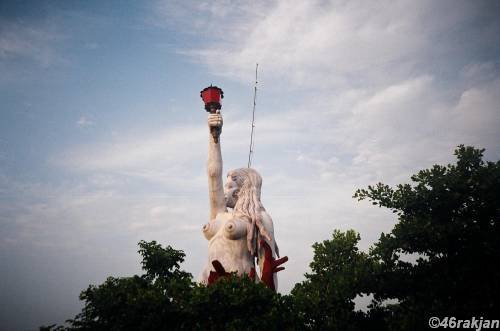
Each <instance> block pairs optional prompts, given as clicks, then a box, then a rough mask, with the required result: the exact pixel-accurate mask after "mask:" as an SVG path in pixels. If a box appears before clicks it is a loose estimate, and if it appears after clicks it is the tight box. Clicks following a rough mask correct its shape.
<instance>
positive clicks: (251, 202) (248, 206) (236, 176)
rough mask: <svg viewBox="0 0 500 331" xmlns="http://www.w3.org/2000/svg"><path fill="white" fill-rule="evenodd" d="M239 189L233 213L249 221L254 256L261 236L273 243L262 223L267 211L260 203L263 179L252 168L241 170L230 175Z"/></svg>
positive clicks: (249, 239)
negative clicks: (263, 214) (264, 212)
mask: <svg viewBox="0 0 500 331" xmlns="http://www.w3.org/2000/svg"><path fill="white" fill-rule="evenodd" d="M228 176H231V178H232V180H233V181H235V182H236V184H237V185H238V188H239V192H238V199H237V201H236V204H235V206H234V209H233V212H234V215H235V216H236V217H240V218H242V219H244V220H245V221H247V245H248V250H249V251H250V253H251V254H252V255H255V253H256V251H257V243H258V241H259V240H260V238H259V237H260V236H262V237H264V238H266V239H267V240H268V241H269V242H271V241H272V239H271V236H270V235H269V233H268V231H267V230H266V228H265V226H264V224H263V222H262V212H263V211H265V208H264V206H263V205H262V202H261V201H260V191H261V187H262V177H261V176H260V175H259V173H258V172H257V171H255V170H254V169H252V168H239V169H235V170H231V171H230V172H229V173H228Z"/></svg>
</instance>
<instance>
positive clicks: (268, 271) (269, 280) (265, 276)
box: [260, 240, 288, 291]
mask: <svg viewBox="0 0 500 331" xmlns="http://www.w3.org/2000/svg"><path fill="white" fill-rule="evenodd" d="M260 245H261V246H262V247H263V248H264V263H263V266H262V270H261V276H260V279H261V281H262V282H263V283H264V284H266V286H267V287H269V288H270V289H271V290H273V291H276V286H275V284H274V274H275V273H277V272H279V271H281V270H285V267H280V265H282V264H283V263H285V262H286V261H288V256H284V257H282V258H281V259H277V260H276V259H275V258H274V257H273V251H272V250H271V247H269V245H268V243H267V242H265V241H264V240H261V241H260Z"/></svg>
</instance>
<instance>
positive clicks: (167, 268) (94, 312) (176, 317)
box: [68, 241, 193, 330]
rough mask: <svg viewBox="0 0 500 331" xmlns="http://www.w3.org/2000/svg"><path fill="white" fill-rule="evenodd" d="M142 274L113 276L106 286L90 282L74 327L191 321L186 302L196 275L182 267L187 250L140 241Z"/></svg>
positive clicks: (165, 325)
mask: <svg viewBox="0 0 500 331" xmlns="http://www.w3.org/2000/svg"><path fill="white" fill-rule="evenodd" d="M139 247H140V248H139V253H140V254H141V255H142V257H143V260H142V267H143V270H145V271H146V273H145V274H144V275H142V276H137V275H135V276H133V277H123V278H114V277H109V278H108V279H107V280H106V281H105V282H104V283H103V284H102V285H99V286H93V285H90V286H89V287H88V288H87V289H86V290H84V291H83V292H82V293H81V294H80V300H83V301H84V302H85V306H84V308H83V310H82V312H81V313H80V314H78V315H77V316H76V317H75V319H73V320H69V321H68V322H69V323H70V325H71V327H70V328H69V329H73V330H163V329H179V328H182V327H183V326H184V325H185V324H186V321H188V320H189V319H188V314H187V312H186V309H185V308H186V305H188V304H189V297H190V292H191V290H192V287H193V284H192V276H191V275H190V274H189V273H187V272H185V271H181V270H180V263H182V262H183V261H184V256H185V255H184V253H183V252H182V251H178V250H175V249H173V248H172V247H170V246H167V248H162V247H161V246H160V245H159V244H158V243H156V242H155V241H152V242H149V243H148V242H145V241H141V242H139Z"/></svg>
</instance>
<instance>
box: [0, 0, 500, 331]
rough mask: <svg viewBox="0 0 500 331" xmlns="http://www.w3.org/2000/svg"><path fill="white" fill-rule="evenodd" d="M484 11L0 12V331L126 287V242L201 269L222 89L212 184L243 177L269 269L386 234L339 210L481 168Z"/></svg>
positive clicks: (131, 260)
mask: <svg viewBox="0 0 500 331" xmlns="http://www.w3.org/2000/svg"><path fill="white" fill-rule="evenodd" d="M499 16H500V3H499V2H497V1H459V0H457V1H427V0H423V1H377V2H372V1H314V0H313V1H258V0H257V1H218V0H214V1H163V0H153V1H147V2H140V1H106V2H103V1H62V0H61V1H46V0H41V1H31V2H28V1H2V2H1V3H0V101H1V102H0V264H1V265H2V272H1V273H0V298H1V299H0V301H1V302H0V307H1V308H0V325H2V329H5V330H34V329H37V327H38V326H40V325H42V324H45V325H47V324H52V323H62V322H64V320H66V319H67V318H72V317H74V316H75V315H76V314H77V313H78V312H79V311H80V310H81V307H82V303H81V302H80V301H79V300H78V294H79V293H80V291H81V290H83V289H85V288H86V287H87V286H88V285H89V284H100V283H101V282H103V281H104V280H105V279H106V277H108V276H116V277H123V276H130V275H133V274H138V273H140V272H141V270H140V263H139V262H140V257H139V255H138V254H137V249H138V246H137V243H138V242H139V241H140V240H156V241H158V242H159V243H161V244H162V245H171V246H172V247H174V248H176V249H182V250H183V251H184V252H185V253H186V261H185V262H184V263H183V265H182V267H183V268H184V269H185V270H187V271H189V272H191V273H192V274H193V276H194V277H195V278H196V277H198V275H199V273H200V272H201V270H202V269H203V267H204V265H205V263H206V259H207V242H206V240H205V238H204V237H203V235H202V232H201V227H202V225H203V224H204V223H206V222H207V221H208V213H209V211H208V194H207V178H206V174H205V171H206V169H205V166H206V158H207V144H208V129H207V125H206V116H207V115H206V112H205V111H204V109H203V104H202V101H201V99H200V97H199V92H200V90H201V89H203V88H204V87H206V86H208V85H210V84H214V85H217V86H219V87H221V88H222V89H223V90H224V95H225V98H224V99H223V108H222V114H223V116H224V128H223V131H222V137H221V144H222V154H223V160H224V173H226V172H227V171H229V170H230V169H233V168H239V167H244V166H246V165H247V158H248V145H249V141H250V123H251V118H252V104H253V86H254V81H255V78H254V75H255V65H256V63H258V64H259V78H258V92H257V107H256V128H255V149H254V156H253V162H252V166H253V167H254V168H255V169H257V170H258V171H259V172H260V173H261V175H262V177H263V187H262V202H263V204H264V206H265V207H266V209H267V211H268V212H269V214H270V215H271V216H272V217H273V220H274V227H275V236H276V240H277V242H278V245H279V247H280V252H281V253H282V255H288V257H289V262H287V264H286V270H285V271H282V272H281V273H280V275H279V279H280V280H279V282H280V283H279V287H280V292H282V293H288V292H289V291H290V290H291V288H293V285H294V284H295V283H297V282H300V281H302V280H303V279H304V276H303V275H304V273H306V272H307V271H308V265H309V263H310V262H311V259H312V257H313V251H312V248H311V245H312V244H313V243H315V242H318V241H323V240H326V239H329V238H331V234H332V232H333V230H334V229H340V230H347V229H354V230H356V231H358V232H359V233H360V235H361V241H360V244H359V247H360V249H363V250H367V249H368V248H369V247H370V245H371V244H373V243H374V242H376V240H377V239H378V238H379V236H380V234H381V232H388V231H390V230H391V228H392V227H393V225H394V224H395V223H396V222H397V219H396V217H395V216H394V215H393V214H392V213H390V212H389V211H387V210H384V209H380V208H378V207H375V206H372V205H371V204H370V203H369V202H366V201H363V202H358V201H356V200H355V199H353V198H352V195H353V193H354V191H355V190H356V189H357V188H364V187H366V186H368V185H370V184H375V183H377V182H384V183H386V184H390V185H395V184H398V183H405V182H409V178H410V176H411V175H412V174H414V173H416V172H417V171H418V170H420V169H425V168H428V167H430V166H432V165H433V164H446V163H450V162H453V161H454V156H453V151H454V149H455V147H456V146H457V145H459V144H465V145H473V146H475V147H478V148H485V149H486V151H485V158H486V159H487V160H492V161H494V160H498V159H500V144H499V143H498V142H499V141H500V130H499V128H500V108H499V105H500V40H499V38H500V19H499Z"/></svg>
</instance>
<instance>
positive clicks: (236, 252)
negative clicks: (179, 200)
mask: <svg viewBox="0 0 500 331" xmlns="http://www.w3.org/2000/svg"><path fill="white" fill-rule="evenodd" d="M222 124H223V120H222V115H221V114H220V111H219V110H216V109H211V113H210V114H209V115H208V126H209V128H210V132H211V135H209V143H208V163H207V174H208V188H209V199H210V217H209V222H208V223H207V224H205V225H204V226H203V234H204V235H205V238H206V239H207V240H208V241H209V242H208V264H207V266H206V267H205V269H204V270H203V272H202V275H201V282H202V283H205V284H211V283H212V282H214V281H215V280H216V279H217V278H219V277H224V276H226V275H228V274H229V273H236V274H238V275H240V276H242V275H245V274H246V275H248V276H249V277H251V278H253V279H255V280H256V281H262V282H263V283H265V284H266V285H267V286H268V287H269V288H271V289H273V290H277V277H276V273H277V272H278V271H281V270H283V269H284V267H280V265H281V264H283V263H285V262H286V261H287V260H288V257H286V256H285V257H283V258H280V259H276V257H279V251H278V246H277V244H276V240H275V239H274V227H273V220H272V219H271V216H269V214H268V213H267V212H266V210H265V208H264V206H263V205H262V202H261V201H260V192H261V186H262V178H261V176H260V175H259V173H258V172H257V171H255V170H254V169H252V168H240V169H236V170H231V171H229V173H228V174H227V182H226V184H225V185H223V184H222V155H221V146H220V134H221V131H222ZM214 132H215V134H214ZM256 259H257V262H258V265H259V271H260V277H259V276H257V274H256V268H255V260H256Z"/></svg>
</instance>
